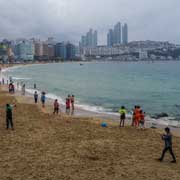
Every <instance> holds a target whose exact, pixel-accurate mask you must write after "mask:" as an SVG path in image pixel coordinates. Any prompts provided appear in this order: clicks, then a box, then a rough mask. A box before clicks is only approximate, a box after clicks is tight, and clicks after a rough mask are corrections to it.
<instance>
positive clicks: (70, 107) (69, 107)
mask: <svg viewBox="0 0 180 180" xmlns="http://www.w3.org/2000/svg"><path fill="white" fill-rule="evenodd" d="M38 96H39V95H38V92H37V91H35V92H34V103H35V104H37V103H38ZM45 102H46V93H45V92H42V93H41V103H42V107H43V108H44V107H45ZM74 102H75V96H74V95H72V96H71V95H68V97H67V98H66V114H67V115H70V114H71V115H73V114H74ZM53 106H54V112H53V114H59V112H61V109H60V104H59V102H58V99H55V100H54V104H53Z"/></svg>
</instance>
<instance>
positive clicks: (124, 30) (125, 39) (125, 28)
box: [122, 23, 128, 44]
mask: <svg viewBox="0 0 180 180" xmlns="http://www.w3.org/2000/svg"><path fill="white" fill-rule="evenodd" d="M122 43H123V44H127V43H128V25H127V24H126V23H125V24H124V25H123V27H122Z"/></svg>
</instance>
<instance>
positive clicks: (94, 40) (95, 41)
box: [93, 31, 98, 47]
mask: <svg viewBox="0 0 180 180" xmlns="http://www.w3.org/2000/svg"><path fill="white" fill-rule="evenodd" d="M97 41H98V32H97V31H94V34H93V47H96V46H97V45H98V43H97Z"/></svg>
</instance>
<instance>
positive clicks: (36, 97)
mask: <svg viewBox="0 0 180 180" xmlns="http://www.w3.org/2000/svg"><path fill="white" fill-rule="evenodd" d="M37 102H38V93H37V91H35V92H34V103H35V104H37Z"/></svg>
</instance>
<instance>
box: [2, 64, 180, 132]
mask: <svg viewBox="0 0 180 180" xmlns="http://www.w3.org/2000/svg"><path fill="white" fill-rule="evenodd" d="M41 64H49V63H40V65H41ZM28 65H29V66H31V65H38V64H37V63H32V64H18V65H17V64H15V65H10V67H9V66H8V67H3V69H2V70H4V69H8V68H13V67H14V68H16V67H22V66H28ZM27 90H28V89H27ZM35 90H36V89H34V91H35ZM26 94H27V96H28V97H30V98H31V99H32V100H33V94H32V93H29V92H26ZM19 95H20V92H18V96H19ZM32 100H31V101H32ZM47 102H48V106H52V104H53V99H52V98H47ZM60 106H61V108H62V109H63V111H64V112H65V106H64V105H63V104H62V103H61V104H60ZM74 116H75V117H94V118H99V119H105V120H110V121H114V122H119V116H118V115H114V114H113V113H105V112H93V111H88V110H85V109H82V108H80V107H77V108H76V111H75V114H74ZM159 120H161V119H159ZM126 124H128V125H130V124H131V117H129V116H128V118H127V120H126ZM178 124H179V123H178ZM146 125H147V127H148V128H150V127H153V128H160V129H162V128H164V127H166V126H169V127H171V128H173V129H175V130H176V131H177V130H178V131H180V124H179V125H177V126H174V125H170V124H168V122H167V123H166V124H164V123H159V122H158V119H153V118H150V116H147V117H146Z"/></svg>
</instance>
